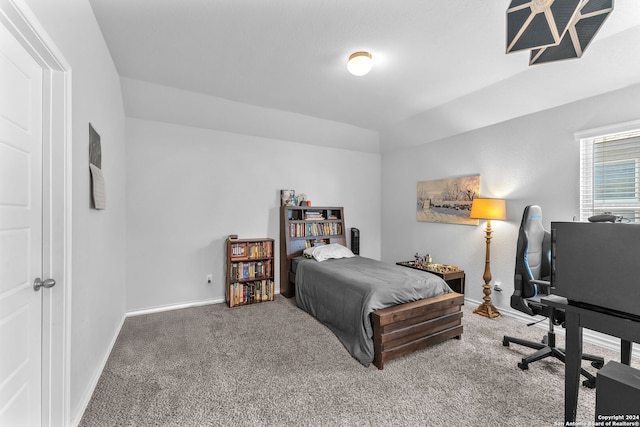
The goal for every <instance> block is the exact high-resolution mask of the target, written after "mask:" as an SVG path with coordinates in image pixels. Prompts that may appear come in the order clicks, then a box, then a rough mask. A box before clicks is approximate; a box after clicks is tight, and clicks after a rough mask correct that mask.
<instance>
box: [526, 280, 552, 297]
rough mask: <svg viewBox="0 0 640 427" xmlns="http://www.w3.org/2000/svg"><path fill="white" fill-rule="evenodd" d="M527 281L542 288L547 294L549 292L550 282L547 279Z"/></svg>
mask: <svg viewBox="0 0 640 427" xmlns="http://www.w3.org/2000/svg"><path fill="white" fill-rule="evenodd" d="M529 283H534V284H536V285H538V286H540V287H542V288H543V290H544V292H546V293H547V294H549V293H550V292H551V289H552V288H551V282H549V281H548V280H536V279H533V280H529Z"/></svg>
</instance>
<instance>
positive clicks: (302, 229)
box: [289, 222, 342, 237]
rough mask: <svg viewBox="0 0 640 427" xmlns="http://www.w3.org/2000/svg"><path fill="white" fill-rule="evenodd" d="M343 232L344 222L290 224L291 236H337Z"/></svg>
mask: <svg viewBox="0 0 640 427" xmlns="http://www.w3.org/2000/svg"><path fill="white" fill-rule="evenodd" d="M339 234H342V224H340V223H338V222H325V223H316V222H313V223H308V224H298V223H296V224H289V237H307V236H335V235H339Z"/></svg>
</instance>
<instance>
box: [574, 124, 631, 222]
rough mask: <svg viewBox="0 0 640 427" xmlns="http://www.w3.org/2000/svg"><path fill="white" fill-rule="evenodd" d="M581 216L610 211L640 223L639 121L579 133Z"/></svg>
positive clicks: (624, 218)
mask: <svg viewBox="0 0 640 427" xmlns="http://www.w3.org/2000/svg"><path fill="white" fill-rule="evenodd" d="M576 138H577V139H579V140H580V220H581V221H586V220H587V218H589V217H590V216H591V215H597V214H602V213H611V214H614V215H617V216H620V217H622V221H624V222H639V223H640V122H635V123H632V124H628V125H623V126H620V127H619V128H618V129H617V130H614V129H600V130H595V131H590V132H588V133H587V132H585V133H582V134H579V135H576Z"/></svg>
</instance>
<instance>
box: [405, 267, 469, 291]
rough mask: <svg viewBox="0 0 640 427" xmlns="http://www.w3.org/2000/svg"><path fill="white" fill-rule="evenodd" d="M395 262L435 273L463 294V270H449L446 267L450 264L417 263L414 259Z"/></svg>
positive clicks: (454, 289)
mask: <svg viewBox="0 0 640 427" xmlns="http://www.w3.org/2000/svg"><path fill="white" fill-rule="evenodd" d="M396 264H397V265H401V266H403V267H409V268H413V269H416V270H422V271H427V272H429V273H432V274H435V275H436V276H439V277H442V279H443V280H444V281H445V282H447V284H448V285H449V287H451V289H453V291H454V292H457V293H459V294H463V295H464V279H465V274H464V271H463V270H455V271H451V270H450V269H449V268H447V267H451V266H445V265H443V264H419V263H416V262H415V261H399V262H396Z"/></svg>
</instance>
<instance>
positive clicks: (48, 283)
mask: <svg viewBox="0 0 640 427" xmlns="http://www.w3.org/2000/svg"><path fill="white" fill-rule="evenodd" d="M55 285H56V281H55V280H54V279H47V280H42V279H40V278H39V277H38V278H37V279H36V280H34V281H33V290H34V291H39V290H40V288H53V287H54V286H55Z"/></svg>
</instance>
